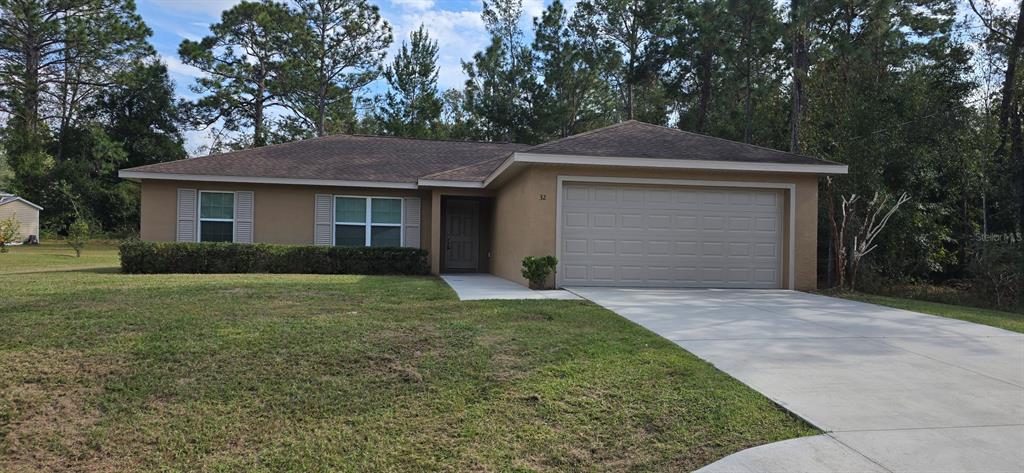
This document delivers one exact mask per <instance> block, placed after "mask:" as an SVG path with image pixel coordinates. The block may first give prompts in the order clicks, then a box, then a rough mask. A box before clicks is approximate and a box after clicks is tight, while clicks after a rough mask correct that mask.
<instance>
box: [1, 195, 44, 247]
mask: <svg viewBox="0 0 1024 473" xmlns="http://www.w3.org/2000/svg"><path fill="white" fill-rule="evenodd" d="M11 217H14V218H15V219H16V220H17V221H18V223H19V224H20V226H19V227H18V240H24V239H26V238H28V236H29V235H35V236H36V237H38V236H39V210H38V209H36V208H35V207H32V206H31V205H28V204H26V203H24V202H22V201H20V200H15V201H11V202H8V203H6V204H4V205H0V220H6V219H8V218H11Z"/></svg>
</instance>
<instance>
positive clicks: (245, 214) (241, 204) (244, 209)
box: [235, 191, 253, 243]
mask: <svg viewBox="0 0 1024 473" xmlns="http://www.w3.org/2000/svg"><path fill="white" fill-rule="evenodd" d="M252 221H253V193H252V191H237V192H235V243H252Z"/></svg>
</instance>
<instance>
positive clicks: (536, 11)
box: [523, 0, 544, 25]
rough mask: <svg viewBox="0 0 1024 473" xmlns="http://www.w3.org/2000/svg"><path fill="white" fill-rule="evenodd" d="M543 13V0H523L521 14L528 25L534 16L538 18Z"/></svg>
mask: <svg viewBox="0 0 1024 473" xmlns="http://www.w3.org/2000/svg"><path fill="white" fill-rule="evenodd" d="M543 13H544V0H523V16H525V18H524V19H523V21H525V22H526V23H527V24H529V25H533V19H534V18H540V16H541V14H543Z"/></svg>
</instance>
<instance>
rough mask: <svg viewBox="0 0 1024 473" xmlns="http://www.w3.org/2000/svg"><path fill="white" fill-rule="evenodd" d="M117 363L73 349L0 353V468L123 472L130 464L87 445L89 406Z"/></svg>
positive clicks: (93, 418)
mask: <svg viewBox="0 0 1024 473" xmlns="http://www.w3.org/2000/svg"><path fill="white" fill-rule="evenodd" d="M120 368H121V366H120V363H118V361H117V360H112V359H109V358H104V357H93V356H89V355H88V354H86V353H83V352H81V351H76V350H44V351H32V352H21V353H13V352H4V353H2V354H0V372H2V373H5V376H4V379H5V381H4V382H3V384H2V385H0V420H2V423H0V453H2V454H0V457H2V458H0V470H4V471H34V470H37V471H82V470H89V471H121V470H124V469H125V468H128V467H129V465H126V464H124V463H123V461H117V460H114V459H112V458H109V457H106V456H105V455H104V452H102V451H101V450H99V449H96V448H92V447H91V445H90V437H89V433H90V430H91V429H92V428H93V427H94V426H96V424H97V423H98V422H99V420H100V412H99V409H98V408H97V407H96V406H95V403H94V402H93V401H94V400H95V399H96V396H97V395H98V394H99V393H100V392H101V391H102V383H103V381H104V380H105V379H107V377H108V376H110V375H112V374H113V373H114V372H116V371H119V370H120Z"/></svg>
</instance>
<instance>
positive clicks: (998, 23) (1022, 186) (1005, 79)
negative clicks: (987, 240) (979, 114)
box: [968, 0, 1024, 231]
mask: <svg viewBox="0 0 1024 473" xmlns="http://www.w3.org/2000/svg"><path fill="white" fill-rule="evenodd" d="M968 3H969V5H970V7H971V9H972V10H973V11H974V13H975V14H976V15H977V17H978V19H979V20H980V21H981V24H982V25H983V26H984V28H985V30H984V31H985V33H986V34H984V35H982V36H981V38H980V39H981V44H982V45H983V46H984V47H985V50H984V51H982V52H983V53H987V54H989V55H990V56H994V57H996V58H998V62H1001V63H1002V64H1003V68H1002V74H1001V78H1000V79H1001V82H1002V84H1001V87H1000V91H999V97H998V107H997V109H996V116H997V117H998V119H997V122H996V143H995V150H994V152H993V155H994V157H995V160H996V162H995V163H993V164H994V166H993V167H994V168H995V170H994V171H995V173H996V174H997V176H996V178H995V179H993V183H995V184H996V185H999V184H1003V185H1007V184H1008V186H1009V187H1012V190H1011V192H1009V193H1007V194H1009V195H1012V196H1015V198H1014V199H1013V202H1011V203H1009V205H1007V207H1011V208H1015V209H1016V211H1015V212H1014V217H1015V219H1016V222H1015V226H1016V230H1017V231H1024V118H1022V115H1024V97H1021V95H1022V94H1021V89H1024V79H1022V77H1021V76H1022V75H1021V74H1020V73H1019V72H1018V67H1019V66H1020V63H1021V61H1022V60H1024V2H1019V3H1018V4H1017V5H1016V11H1014V10H1013V9H1012V8H1009V9H1006V10H1002V11H1000V10H999V9H997V8H996V7H995V5H993V4H992V3H991V2H989V1H985V2H984V3H982V4H981V5H980V6H979V3H978V2H977V1H976V0H969V1H968ZM1007 144H1009V146H1007ZM1008 177H1009V178H1008ZM995 193H996V194H999V193H998V192H995ZM1000 200H1001V199H999V198H998V197H997V199H996V203H997V204H1000V203H1003V204H1005V203H1004V202H1000Z"/></svg>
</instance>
